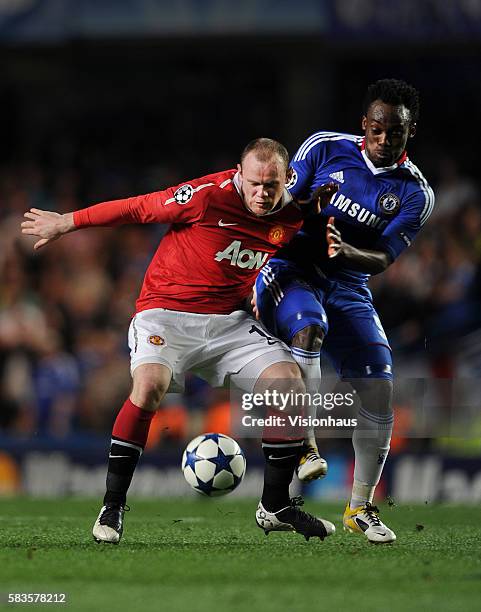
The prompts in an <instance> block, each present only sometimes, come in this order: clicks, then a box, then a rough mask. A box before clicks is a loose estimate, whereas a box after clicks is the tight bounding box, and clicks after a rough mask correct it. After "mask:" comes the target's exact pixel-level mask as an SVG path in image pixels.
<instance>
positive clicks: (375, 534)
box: [342, 502, 396, 544]
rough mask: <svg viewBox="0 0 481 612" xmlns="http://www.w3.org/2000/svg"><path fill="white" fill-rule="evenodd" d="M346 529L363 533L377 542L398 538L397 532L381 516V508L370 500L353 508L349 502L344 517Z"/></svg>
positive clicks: (382, 542) (370, 539) (386, 541)
mask: <svg viewBox="0 0 481 612" xmlns="http://www.w3.org/2000/svg"><path fill="white" fill-rule="evenodd" d="M342 522H343V525H344V529H345V530H347V531H350V532H351V533H363V534H364V535H365V536H366V538H367V539H368V540H369V541H370V542H373V543H375V544H389V543H391V542H394V541H395V540H396V534H395V533H394V531H393V530H392V529H389V527H387V526H386V525H385V524H384V523H383V522H382V521H381V519H380V518H379V509H378V508H377V507H376V506H373V505H372V504H370V503H369V502H366V503H365V504H364V505H363V506H358V507H357V508H354V510H351V508H350V506H349V502H348V504H347V506H346V509H345V510H344V517H343V519H342Z"/></svg>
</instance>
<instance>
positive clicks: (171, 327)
mask: <svg viewBox="0 0 481 612" xmlns="http://www.w3.org/2000/svg"><path fill="white" fill-rule="evenodd" d="M129 348H130V371H131V372H132V373H133V371H134V370H135V368H136V367H138V366H139V365H141V364H144V363H160V364H162V365H165V366H167V367H168V368H170V370H171V371H172V379H173V380H172V382H171V385H170V388H169V391H170V392H179V391H182V390H183V389H184V379H185V374H186V373H187V372H192V373H193V374H196V375H197V376H200V377H201V378H203V379H204V380H206V381H207V382H208V383H209V384H210V385H212V386H213V387H222V386H223V385H224V384H226V383H227V382H228V380H229V379H231V380H232V382H234V383H236V384H238V386H239V387H240V388H242V389H243V390H245V391H250V392H251V391H252V390H253V387H254V384H255V382H256V380H257V379H258V377H259V375H260V374H261V373H262V372H263V371H264V370H265V369H266V368H267V367H269V366H270V365H273V364H274V363H278V362H280V361H288V362H291V363H295V361H294V360H293V358H292V357H291V352H290V350H289V348H288V346H287V345H286V344H284V343H283V342H282V341H281V340H279V339H277V338H275V337H273V336H271V335H270V334H269V332H267V331H266V330H265V328H264V327H263V326H262V325H261V324H260V323H259V322H258V321H256V320H255V319H254V318H253V317H251V316H250V315H249V314H247V313H246V312H244V311H243V310H236V311H235V312H233V313H231V314H228V315H221V314H194V313H190V312H179V311H174V310H166V309H164V308H152V309H150V310H143V311H142V312H139V313H137V314H136V315H135V316H134V318H133V319H132V321H131V323H130V328H129ZM236 375H238V376H236ZM236 379H238V380H236ZM246 387H248V388H246Z"/></svg>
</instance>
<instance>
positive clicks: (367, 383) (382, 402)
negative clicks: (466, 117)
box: [351, 378, 393, 414]
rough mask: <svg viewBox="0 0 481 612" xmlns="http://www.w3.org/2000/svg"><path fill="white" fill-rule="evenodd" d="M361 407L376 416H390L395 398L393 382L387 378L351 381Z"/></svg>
mask: <svg viewBox="0 0 481 612" xmlns="http://www.w3.org/2000/svg"><path fill="white" fill-rule="evenodd" d="M351 384H352V386H353V387H354V389H355V390H356V393H357V394H358V397H359V399H360V401H361V405H362V406H363V407H364V408H366V409H367V410H368V411H370V412H375V413H376V414H390V413H391V412H392V410H393V408H392V398H393V382H392V380H389V379H386V378H359V379H357V380H356V379H354V380H351Z"/></svg>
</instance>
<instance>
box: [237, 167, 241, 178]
mask: <svg viewBox="0 0 481 612" xmlns="http://www.w3.org/2000/svg"><path fill="white" fill-rule="evenodd" d="M237 172H238V173H239V174H240V175H241V176H242V166H241V165H240V164H237Z"/></svg>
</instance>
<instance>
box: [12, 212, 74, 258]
mask: <svg viewBox="0 0 481 612" xmlns="http://www.w3.org/2000/svg"><path fill="white" fill-rule="evenodd" d="M24 217H26V219H27V220H26V221H23V223H22V225H21V227H22V234H28V235H30V236H36V237H37V238H40V240H37V242H36V243H35V244H34V245H33V248H34V249H35V250H37V249H40V248H42V247H43V246H45V245H47V244H50V243H51V242H53V241H54V240H57V239H58V238H60V236H63V234H67V233H68V232H73V231H74V230H75V229H77V228H76V226H75V223H74V220H73V213H65V214H64V215H61V214H60V213H56V212H51V211H49V210H40V209H39V208H31V209H30V210H29V211H28V212H26V213H25V214H24Z"/></svg>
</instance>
